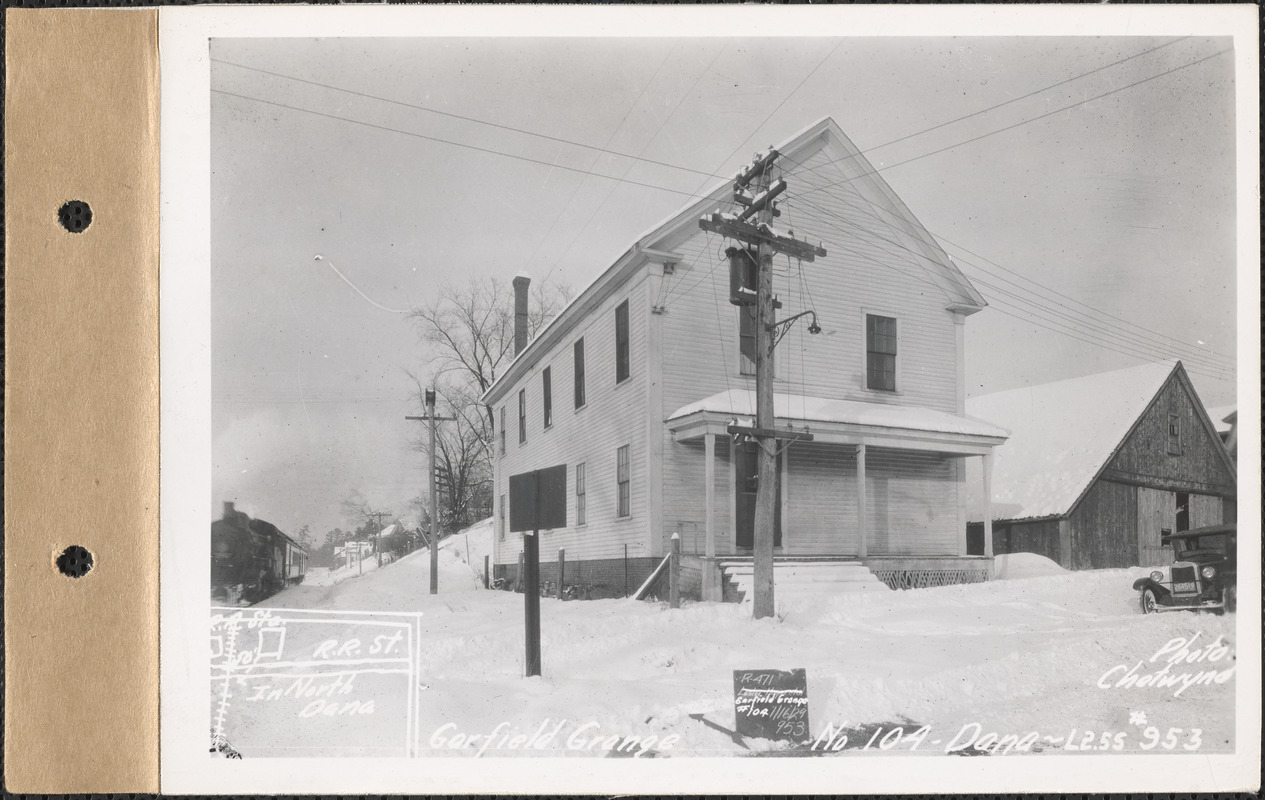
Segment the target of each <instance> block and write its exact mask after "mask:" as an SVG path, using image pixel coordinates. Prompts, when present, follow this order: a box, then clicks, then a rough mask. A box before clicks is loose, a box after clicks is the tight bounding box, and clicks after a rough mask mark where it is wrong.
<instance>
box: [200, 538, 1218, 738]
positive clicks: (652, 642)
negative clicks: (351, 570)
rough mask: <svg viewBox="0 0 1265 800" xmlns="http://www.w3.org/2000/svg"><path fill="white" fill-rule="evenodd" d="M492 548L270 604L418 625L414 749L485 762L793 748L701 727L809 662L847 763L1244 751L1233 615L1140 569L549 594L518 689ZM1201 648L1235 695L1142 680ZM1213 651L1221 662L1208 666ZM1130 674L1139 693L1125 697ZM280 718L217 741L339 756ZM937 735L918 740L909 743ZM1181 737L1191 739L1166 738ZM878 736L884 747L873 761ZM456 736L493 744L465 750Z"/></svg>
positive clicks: (812, 694) (473, 541)
mask: <svg viewBox="0 0 1265 800" xmlns="http://www.w3.org/2000/svg"><path fill="white" fill-rule="evenodd" d="M491 536H492V526H491V524H490V521H489V522H486V523H480V525H479V526H476V527H475V528H474V529H472V530H471V531H470V532H469V533H468V534H458V535H457V536H453V537H450V538H449V539H447V540H445V542H444V543H443V546H442V547H441V550H440V554H439V555H440V561H439V571H440V572H439V594H438V595H431V594H429V557H428V555H427V553H426V551H425V550H421V551H418V552H416V553H412V554H410V555H408V556H406V557H404V558H402V559H400V560H399V561H398V562H396V563H394V564H390V565H386V566H383V567H382V568H381V569H378V570H375V571H374V572H373V573H372V574H370V573H366V574H365V575H364V576H363V577H355V578H349V579H347V580H343V581H341V582H338V583H336V584H332V585H315V584H314V583H311V582H308V583H304V584H303V585H300V586H297V587H294V588H291V589H288V590H286V591H284V592H282V593H280V594H278V595H276V596H274V597H272V598H270V599H269V600H268V601H266V602H264V603H262V604H260V606H257V607H256V608H271V609H285V608H291V609H328V610H345V611H395V612H398V611H407V612H416V611H420V612H422V614H423V616H422V617H421V619H420V623H419V624H420V634H421V646H420V648H419V652H420V681H419V683H420V685H419V687H418V691H417V692H415V696H416V703H417V706H416V708H417V714H418V717H417V719H418V720H419V723H420V725H419V736H418V740H419V741H420V743H421V751H420V753H421V755H428V754H432V755H439V754H444V755H455V754H468V755H472V756H473V755H476V754H478V753H479V751H480V747H481V745H482V744H483V742H484V741H485V740H486V741H488V746H487V749H486V750H485V751H484V752H483V755H485V756H491V755H496V756H509V755H522V754H524V751H523V750H521V749H513V746H512V745H510V744H509V741H510V736H512V735H514V734H524V735H525V736H530V735H531V734H533V733H534V732H537V731H538V730H540V729H541V728H542V726H545V729H546V731H552V730H554V729H555V728H557V729H558V733H557V734H556V735H555V736H553V737H543V740H544V742H545V744H546V745H547V747H546V748H545V750H544V751H543V752H542V751H540V750H531V751H530V752H531V753H533V754H550V755H575V754H582V753H589V754H602V755H605V754H606V750H608V749H609V745H610V742H604V743H601V744H599V745H597V747H596V750H593V751H589V750H586V749H583V748H577V744H580V743H589V742H590V741H591V740H593V739H600V738H601V737H611V736H616V737H628V736H634V737H641V738H642V739H645V737H649V736H654V737H655V739H654V740H653V741H654V744H653V748H652V749H654V750H655V751H657V752H656V753H655V754H656V755H657V756H660V757H665V756H666V757H672V756H690V755H745V754H748V753H749V752H751V751H760V750H769V749H779V748H785V747H787V745H785V744H782V743H779V744H774V743H771V742H766V741H762V740H757V741H750V740H749V741H747V742H745V744H746V746H747V747H749V748H751V751H749V750H747V749H744V747H743V745H741V744H739V743H737V742H735V741H734V739H733V738H732V737H730V736H729V735H728V734H726V733H724V732H722V731H719V730H716V729H714V728H712V727H709V726H708V725H706V724H704V723H703V722H702V721H699V720H698V719H695V718H693V717H692V716H691V715H701V716H702V717H703V718H704V719H706V720H707V721H709V722H712V723H714V724H716V725H719V726H721V727H722V728H733V727H734V723H735V720H734V709H733V670H736V669H792V668H799V667H802V668H804V669H806V670H807V674H808V695H809V722H810V728H811V731H812V733H813V735H814V736H816V735H818V734H820V733H822V732H824V731H826V730H827V728H828V726H829V727H830V728H831V729H834V730H840V729H847V730H849V731H851V734H850V735H851V740H852V741H851V743H850V744H849V745H848V747H847V748H846V749H843V750H841V751H840V752H839V753H837V754H840V755H852V754H863V753H878V752H880V750H879V748H878V746H877V741H879V739H881V737H882V736H883V735H885V733H886V732H887V731H889V730H890V729H891V728H893V727H896V726H902V727H903V728H904V738H901V740H900V741H899V743H897V744H896V745H895V747H893V749H892V750H891V751H890V752H893V753H908V752H909V751H910V750H916V752H917V753H925V754H943V753H945V752H946V750H951V751H956V752H959V753H962V754H969V755H978V754H981V752H979V751H976V750H975V749H974V748H973V747H972V746H971V745H970V742H971V741H972V734H973V733H975V732H976V731H977V727H976V726H978V734H979V735H982V734H987V733H995V734H997V736H998V737H1001V736H1007V735H1009V736H1011V737H1013V738H1012V739H1010V740H1007V741H1009V742H1010V744H1011V745H1014V743H1015V741H1016V740H1018V739H1019V738H1020V737H1023V736H1025V735H1031V734H1035V742H1033V740H1032V739H1031V738H1030V739H1029V742H1030V743H1031V744H1032V745H1033V746H1032V749H1033V750H1038V751H1043V752H1045V753H1052V752H1068V748H1067V746H1066V743H1067V742H1068V740H1069V739H1070V740H1071V742H1072V745H1073V746H1074V747H1080V748H1081V749H1082V750H1083V749H1084V747H1083V745H1084V744H1085V742H1086V741H1089V742H1091V743H1092V747H1094V748H1097V747H1100V746H1103V747H1104V748H1105V751H1106V752H1128V753H1138V752H1146V751H1148V747H1147V745H1151V747H1150V748H1149V751H1150V752H1178V753H1180V752H1201V753H1207V752H1225V751H1227V750H1229V749H1232V748H1233V741H1232V739H1233V729H1234V708H1235V681H1236V678H1235V676H1234V674H1233V672H1232V670H1231V671H1227V670H1229V669H1230V668H1232V666H1233V664H1234V660H1233V659H1234V654H1235V652H1236V643H1235V641H1234V619H1235V617H1234V615H1227V616H1224V617H1220V616H1214V615H1211V614H1193V613H1174V614H1165V615H1153V616H1143V615H1142V614H1141V613H1140V612H1139V610H1138V604H1137V596H1136V593H1135V592H1134V591H1133V589H1132V584H1133V580H1134V579H1135V578H1136V577H1138V576H1140V575H1143V574H1145V573H1146V570H1143V569H1127V570H1099V571H1090V572H1064V571H1062V570H1060V569H1059V568H1058V567H1057V566H1053V569H1051V566H1052V565H1050V564H1049V563H1042V562H1045V561H1046V560H1045V559H1041V557H1039V556H1023V557H1020V556H1011V557H1009V558H1006V559H999V560H998V570H997V572H998V578H999V579H998V580H994V581H992V582H990V583H985V584H974V585H965V586H950V587H943V588H938V589H924V590H917V591H907V592H890V593H883V592H876V593H864V594H856V595H840V596H835V597H829V598H823V599H821V600H819V601H816V602H813V603H811V604H805V605H803V606H800V607H793V608H789V609H783V610H782V613H781V614H779V617H778V618H775V619H765V620H760V621H756V620H753V619H752V618H751V610H750V607H749V606H745V605H731V604H705V603H687V604H686V605H685V606H684V607H683V608H681V609H677V610H673V609H670V608H668V607H667V606H666V605H664V604H656V603H643V602H636V601H631V600H623V599H618V600H596V601H570V602H560V601H557V600H554V599H549V598H544V599H542V600H541V603H540V607H541V634H542V654H543V676H542V677H535V678H523V677H522V671H523V667H522V664H523V596H522V595H520V594H514V593H510V592H502V591H486V590H483V589H482V582H481V577H480V574H479V573H480V572H481V570H482V562H483V558H482V554H483V553H484V552H488V551H490V549H491ZM467 545H468V547H469V561H470V562H471V563H469V564H467V563H466V558H467V556H466V547H467ZM1192 637H1193V642H1191V643H1190V645H1189V648H1187V650H1188V651H1189V652H1190V653H1195V654H1198V653H1200V652H1204V653H1205V655H1206V658H1205V659H1204V660H1202V661H1190V662H1189V663H1179V664H1174V665H1169V666H1168V672H1167V673H1166V676H1167V677H1169V678H1171V677H1172V676H1174V675H1189V676H1195V675H1198V674H1199V673H1202V672H1213V671H1215V672H1216V673H1217V674H1219V675H1220V676H1221V677H1220V680H1221V682H1220V683H1216V682H1213V683H1200V684H1196V685H1190V686H1188V687H1187V688H1185V689H1182V684H1181V683H1177V684H1173V685H1168V686H1157V685H1144V686H1141V687H1139V686H1136V685H1133V684H1136V683H1137V682H1138V681H1137V679H1138V678H1141V677H1143V676H1147V675H1151V674H1152V673H1157V672H1161V671H1162V670H1163V669H1164V668H1165V667H1166V665H1167V661H1168V659H1169V657H1170V655H1173V654H1176V653H1177V651H1178V650H1179V643H1180V642H1182V641H1185V640H1190V639H1192ZM1217 640H1220V642H1221V643H1222V644H1223V645H1225V647H1224V648H1223V649H1214V650H1212V651H1211V652H1205V651H1203V650H1201V648H1205V647H1206V646H1207V645H1211V644H1213V643H1214V642H1216V641H1217ZM1165 648H1169V649H1170V650H1169V652H1162V651H1165ZM1190 658H1191V659H1194V658H1196V656H1195V655H1192V656H1190ZM1213 658H1216V659H1217V660H1215V661H1213V660H1212V659H1213ZM1139 662H1140V663H1141V666H1140V667H1139V668H1138V669H1137V670H1135V671H1134V672H1133V673H1132V675H1133V680H1129V679H1128V677H1127V676H1128V673H1129V671H1130V670H1132V669H1133V668H1134V667H1135V665H1138V664H1139ZM1122 679H1123V680H1124V681H1125V683H1126V684H1129V685H1117V684H1118V683H1119V682H1120V681H1121V680H1122ZM1154 680H1155V679H1149V680H1146V681H1142V682H1143V683H1151V682H1152V681H1154ZM1161 682H1163V681H1161ZM213 699H214V698H213ZM407 700H408V699H407V695H406V693H404V692H402V691H398V690H397V694H395V695H393V696H380V697H378V698H377V699H376V703H377V711H376V712H375V713H377V714H379V715H380V718H381V720H382V723H381V724H382V725H383V727H384V729H385V728H388V727H390V726H391V725H398V721H395V722H390V724H388V720H389V719H394V718H393V717H390V715H389V714H387V713H386V709H392V708H393V709H399V708H401V707H402V704H404V703H406V702H407ZM238 702H239V703H240V702H241V701H240V700H239V701H238ZM276 710H277V712H278V713H276V714H272V715H269V714H265V713H257V712H252V713H251V714H248V715H242V714H235V713H233V712H232V711H230V713H229V714H228V718H227V722H226V727H225V731H224V732H225V735H226V736H227V738H228V740H229V741H230V742H231V744H232V746H233V747H235V748H236V749H237V750H239V751H241V752H242V753H243V754H244V755H245V757H247V758H249V757H251V756H252V754H254V755H280V754H282V753H279V752H276V751H275V750H274V746H275V745H282V744H284V745H285V746H286V747H288V748H290V749H289V750H288V751H287V752H286V753H285V754H290V755H293V754H295V752H296V751H295V749H294V748H301V749H302V752H303V753H304V754H311V755H337V754H340V753H341V752H342V751H341V750H340V748H339V747H338V744H339V738H338V730H339V728H337V727H336V726H335V727H325V728H322V727H317V726H314V725H307V724H302V725H301V724H296V720H295V719H294V717H295V714H294V711H293V710H290V711H289V712H287V713H280V711H281V707H280V706H277V707H276ZM372 719H373V718H372V717H369V718H366V719H364V720H360V724H362V725H363V724H372V723H371V720H372ZM337 721H338V720H337V719H334V720H333V722H337ZM305 722H306V721H305ZM445 726H447V727H445ZM559 726H560V727H559ZM586 726H587V727H586ZM876 726H878V727H876ZM922 726H928V730H927V731H925V735H923V736H922V737H920V738H919V740H918V741H917V742H916V743H915V742H914V740H913V739H912V738H910V736H909V735H910V734H913V733H914V732H915V731H916V730H917V729H919V728H920V727H922ZM1170 729H1179V730H1178V731H1177V733H1175V734H1173V735H1172V736H1171V737H1170V736H1169V734H1170ZM392 730H396V729H392ZM875 730H879V733H878V737H879V738H878V739H875V740H874V742H875V744H873V745H872V746H871V747H870V748H869V749H868V750H866V749H864V748H863V745H864V744H865V742H866V740H869V738H870V736H871V734H872V732H873V731H875ZM1196 731H1197V733H1196ZM493 733H496V736H494V737H492V738H491V739H490V740H487V739H486V736H487V735H488V734H493ZM1120 734H1123V736H1120ZM383 735H384V737H385V736H387V735H388V734H387V733H386V732H385V730H384V733H383ZM390 735H391V736H394V735H395V733H391V734H390ZM455 735H462V736H469V735H477V736H483V737H485V739H476V740H475V741H474V743H473V745H470V744H466V745H464V746H459V747H456V748H455V749H450V748H452V746H453V743H454V736H455ZM670 737H675V738H670ZM1086 737H1088V740H1087V739H1086ZM541 740H542V739H541V738H540V737H538V738H537V740H536V741H541ZM1166 740H1167V744H1166ZM984 741H985V742H986V743H987V742H988V741H990V740H987V739H986V740H984ZM497 742H500V744H497ZM1170 746H1171V747H1172V748H1173V749H1171V750H1170V749H1169V747H1170ZM822 749H824V746H822ZM815 752H820V750H819V751H815ZM1014 752H1016V751H1014V750H1012V754H1013V753H1014ZM1078 752H1079V751H1078ZM995 754H996V753H995Z"/></svg>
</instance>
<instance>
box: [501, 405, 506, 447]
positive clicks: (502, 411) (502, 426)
mask: <svg viewBox="0 0 1265 800" xmlns="http://www.w3.org/2000/svg"><path fill="white" fill-rule="evenodd" d="M501 455H505V406H501Z"/></svg>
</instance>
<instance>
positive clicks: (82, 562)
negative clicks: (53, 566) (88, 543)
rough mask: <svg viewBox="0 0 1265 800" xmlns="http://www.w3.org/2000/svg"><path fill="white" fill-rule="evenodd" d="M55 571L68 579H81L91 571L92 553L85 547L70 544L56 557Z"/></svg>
mask: <svg viewBox="0 0 1265 800" xmlns="http://www.w3.org/2000/svg"><path fill="white" fill-rule="evenodd" d="M57 569H58V571H59V572H61V574H63V575H65V576H66V577H68V578H82V577H83V576H84V575H87V574H88V570H90V569H92V553H90V552H88V549H87V548H85V547H80V546H79V545H77V544H72V545H71V546H70V547H67V548H66V549H65V550H63V551H62V553H61V555H59V556H58V557H57Z"/></svg>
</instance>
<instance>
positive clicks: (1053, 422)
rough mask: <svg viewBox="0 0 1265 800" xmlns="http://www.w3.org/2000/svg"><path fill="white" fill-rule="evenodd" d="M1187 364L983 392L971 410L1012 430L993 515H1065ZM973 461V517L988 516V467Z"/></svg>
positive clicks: (998, 470)
mask: <svg viewBox="0 0 1265 800" xmlns="http://www.w3.org/2000/svg"><path fill="white" fill-rule="evenodd" d="M1180 369H1181V363H1180V362H1173V361H1169V362H1166V363H1158V364H1143V365H1141V366H1137V367H1129V368H1127V369H1121V370H1115V371H1113V372H1101V373H1098V374H1096V375H1085V376H1082V377H1079V378H1068V379H1066V380H1061V381H1054V382H1052V383H1044V384H1040V385H1038V386H1027V387H1024V388H1021V389H1012V390H1010V391H1006V392H996V393H994V394H987V395H981V396H979V397H974V398H970V399H968V400H967V401H966V410H967V413H968V414H970V415H971V416H973V417H979V418H981V419H986V420H988V421H989V422H992V423H994V424H997V425H1001V426H1002V427H1004V428H1007V429H1009V430H1010V432H1011V434H1010V440H1009V441H1008V442H1006V444H1004V445H1002V446H1001V447H999V448H997V450H996V451H995V453H996V454H995V456H994V461H993V497H992V516H993V519H995V520H996V519H1041V518H1045V517H1060V516H1064V515H1065V514H1067V513H1068V512H1070V511H1071V509H1072V507H1073V506H1074V505H1075V504H1076V501H1077V500H1079V499H1080V497H1081V495H1082V494H1083V493H1084V492H1085V490H1086V489H1088V488H1089V485H1090V484H1091V483H1092V482H1093V481H1094V479H1095V478H1096V477H1098V473H1099V472H1101V471H1102V469H1103V467H1105V466H1106V465H1107V462H1108V461H1110V460H1111V456H1112V455H1113V454H1114V453H1115V452H1116V449H1117V448H1118V447H1119V446H1120V444H1121V443H1122V442H1124V440H1125V437H1127V436H1128V435H1129V433H1130V431H1132V430H1133V426H1134V424H1135V423H1136V422H1137V421H1138V419H1139V418H1140V417H1141V416H1142V413H1143V412H1144V411H1146V409H1147V408H1148V407H1149V406H1150V405H1151V402H1152V401H1153V400H1154V399H1155V397H1156V395H1158V394H1159V392H1160V389H1161V388H1162V387H1163V386H1164V384H1165V383H1166V382H1167V381H1168V379H1169V377H1170V376H1171V375H1173V374H1174V373H1175V372H1177V371H1178V370H1180ZM974 462H976V459H968V460H967V479H966V485H967V515H968V518H969V519H970V520H972V521H978V520H981V519H983V518H984V510H983V490H982V485H981V481H980V465H979V464H978V463H974Z"/></svg>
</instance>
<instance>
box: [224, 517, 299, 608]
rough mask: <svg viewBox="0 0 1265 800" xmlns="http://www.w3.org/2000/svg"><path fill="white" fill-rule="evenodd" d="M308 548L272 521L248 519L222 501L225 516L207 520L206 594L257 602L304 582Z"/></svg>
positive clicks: (228, 601) (231, 600) (230, 599)
mask: <svg viewBox="0 0 1265 800" xmlns="http://www.w3.org/2000/svg"><path fill="white" fill-rule="evenodd" d="M307 561H308V553H307V550H305V549H304V548H303V546H302V545H300V544H299V543H298V542H296V541H295V540H294V539H291V538H290V537H289V536H287V535H286V534H285V533H283V532H282V531H281V530H280V529H278V528H277V526H276V525H273V524H272V523H270V522H266V521H264V520H262V519H251V518H250V517H249V516H247V515H246V514H245V513H243V512H241V511H237V510H236V509H235V508H234V507H233V504H232V503H227V502H226V503H225V504H224V516H223V517H222V518H221V519H218V520H216V521H214V522H212V523H211V597H212V598H213V599H215V600H218V601H222V602H227V603H230V604H237V603H247V604H250V603H258V602H259V601H260V600H263V599H264V598H267V597H271V596H272V595H274V594H276V593H277V592H279V591H281V590H282V589H284V588H285V587H286V586H291V585H294V584H297V583H301V582H302V581H303V576H304V575H305V574H307Z"/></svg>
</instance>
